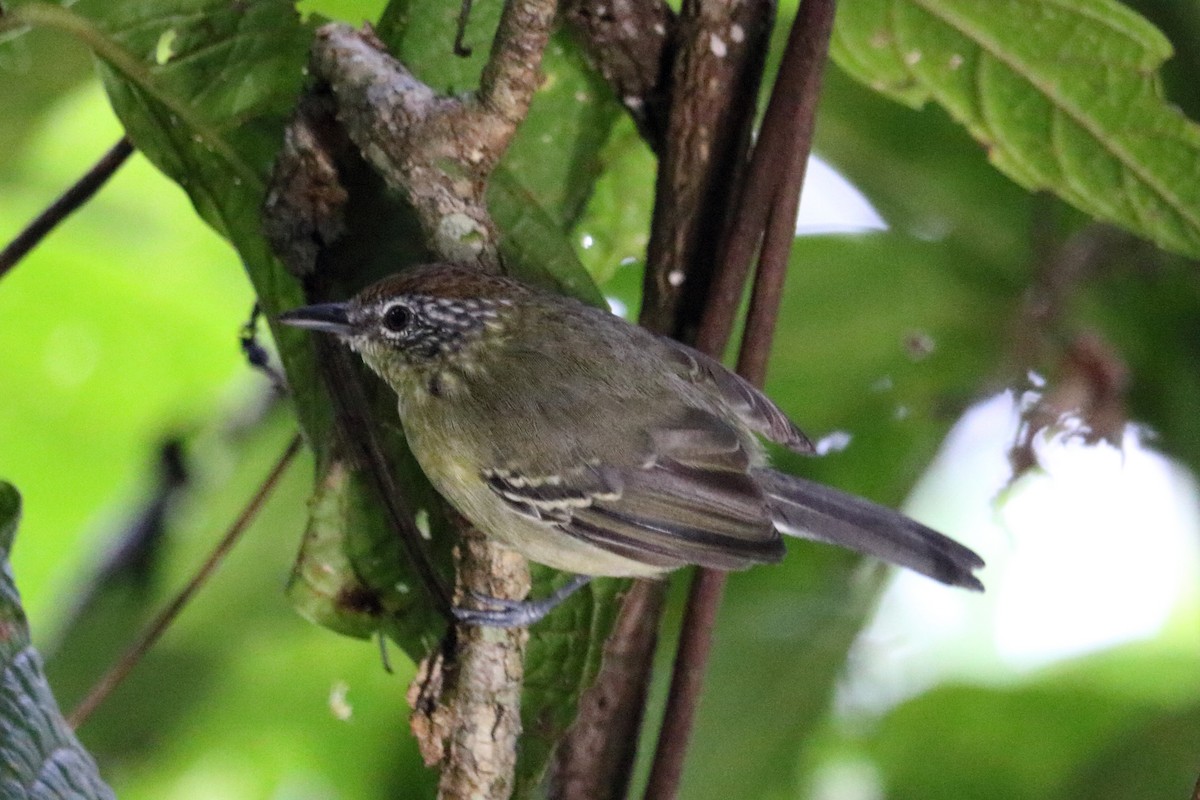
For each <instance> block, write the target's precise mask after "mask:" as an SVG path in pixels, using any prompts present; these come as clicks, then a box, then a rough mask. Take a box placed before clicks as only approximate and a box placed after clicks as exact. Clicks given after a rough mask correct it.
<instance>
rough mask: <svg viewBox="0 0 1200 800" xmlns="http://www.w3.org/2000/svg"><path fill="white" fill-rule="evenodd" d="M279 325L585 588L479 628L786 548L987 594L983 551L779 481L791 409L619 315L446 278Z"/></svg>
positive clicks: (882, 511)
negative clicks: (295, 331) (842, 556)
mask: <svg viewBox="0 0 1200 800" xmlns="http://www.w3.org/2000/svg"><path fill="white" fill-rule="evenodd" d="M277 319H278V321H279V322H281V323H284V324H286V325H291V326H295V327H299V328H305V329H309V330H312V331H318V332H323V333H328V334H333V335H335V336H336V337H338V338H339V339H340V340H341V341H342V342H343V343H345V344H346V345H348V346H349V347H350V349H352V350H353V351H355V352H357V353H358V355H359V356H360V357H361V358H362V360H363V361H364V362H365V363H366V364H367V366H368V367H370V368H371V370H373V371H374V372H375V373H376V374H377V375H378V376H379V377H380V378H381V379H382V380H383V381H384V382H385V383H387V385H388V386H390V387H391V389H392V390H393V391H394V392H395V394H396V397H397V404H398V411H399V416H400V421H401V425H402V427H403V429H404V434H405V437H406V439H407V441H408V445H409V447H410V449H411V451H412V454H413V455H414V456H415V458H416V460H417V462H418V464H419V465H420V467H421V469H422V470H423V471H424V473H425V475H426V476H427V477H428V478H429V480H430V482H431V483H432V484H433V486H434V488H435V489H437V491H438V492H439V493H440V494H441V495H442V496H443V497H444V498H445V499H446V500H447V501H448V502H449V504H450V505H451V506H453V507H454V508H455V509H456V510H457V511H458V512H459V513H461V514H462V515H463V516H464V517H465V518H466V519H467V520H468V521H469V522H470V523H471V524H472V525H474V526H475V527H476V528H478V529H479V530H480V531H482V532H483V533H484V535H485V536H487V537H488V538H489V539H490V540H492V541H494V542H497V543H499V544H501V545H503V546H505V547H508V548H511V549H512V550H515V551H517V552H518V553H520V554H521V555H523V556H525V557H526V558H528V559H529V560H531V561H534V562H537V563H539V564H544V565H546V566H549V567H553V568H555V569H558V570H563V571H565V572H568V573H573V575H574V577H573V578H572V579H571V580H570V581H569V582H568V583H567V584H566V585H565V586H563V587H562V588H560V589H559V590H558V591H556V592H555V593H553V594H552V595H550V596H549V597H547V598H544V599H541V600H525V601H512V600H501V599H498V598H479V599H480V600H481V602H480V603H479V605H481V606H482V607H479V608H468V607H458V606H456V608H455V609H454V613H455V616H456V617H457V618H458V620H459V621H461V622H465V623H470V624H478V625H493V626H503V627H512V626H526V625H531V624H533V623H535V622H536V621H538V620H540V619H541V618H542V617H544V616H545V615H546V614H547V613H548V612H549V611H550V610H551V609H553V608H554V607H555V606H556V605H558V603H560V602H562V601H563V600H564V599H565V598H566V597H567V596H568V595H569V594H571V593H572V592H573V591H575V590H577V589H578V588H580V587H581V586H583V585H585V584H586V583H587V582H588V581H589V580H590V579H591V578H592V577H596V576H619V577H634V578H654V577H660V576H663V575H665V574H666V573H669V572H670V571H672V570H674V569H677V568H679V567H683V566H687V565H699V566H702V567H707V568H710V569H716V570H726V571H728V570H740V569H745V568H748V567H751V566H754V565H757V564H767V563H773V562H777V561H779V560H781V559H782V558H783V556H784V553H785V546H784V543H783V539H782V536H781V534H788V535H792V536H797V537H801V538H804V539H810V540H815V541H818V542H824V543H828V544H833V545H838V546H841V547H844V548H848V549H850V550H853V551H856V552H859V553H863V554H866V555H869V556H873V557H876V558H879V559H882V560H884V561H887V562H890V563H892V564H896V565H899V566H902V567H907V568H908V569H911V570H914V571H916V572H918V573H921V574H922V575H926V576H929V577H931V578H933V579H935V580H937V581H940V582H942V583H945V584H948V585H951V586H959V587H964V588H967V589H972V590H977V591H978V590H982V589H983V585H982V583H981V582H980V581H979V579H978V578H977V577H976V576H975V574H974V572H975V570H977V569H979V568H981V567H982V566H983V560H982V559H981V558H980V557H979V556H978V555H977V554H976V553H974V552H973V551H972V550H970V549H969V548H967V547H965V546H963V545H961V544H959V543H958V542H956V541H954V540H953V539H950V538H949V537H947V536H944V535H942V534H941V533H938V532H937V531H934V530H932V529H930V528H928V527H926V526H924V525H922V524H920V523H918V522H916V521H914V520H912V519H910V518H908V517H906V516H904V515H903V514H901V513H899V512H897V511H894V510H892V509H890V508H886V507H884V506H881V505H877V504H876V503H873V502H871V501H868V500H865V499H863V498H860V497H857V496H855V495H852V494H849V493H846V492H843V491H841V490H838V489H835V488H832V487H830V486H826V485H824V484H821V483H817V482H814V481H811V480H807V479H804V478H801V477H797V476H794V475H789V474H786V473H783V472H780V471H777V470H775V469H772V468H771V467H770V465H769V464H768V461H767V458H766V452H765V447H764V444H763V441H762V440H764V439H765V440H768V441H771V442H775V443H777V444H779V445H782V446H783V447H785V448H787V449H789V450H792V451H795V452H798V453H805V454H811V453H813V452H814V450H815V448H814V446H813V443H812V441H811V440H810V439H809V438H808V437H807V436H806V435H805V434H804V433H803V432H802V431H801V430H800V428H798V427H797V426H796V425H795V424H794V423H793V422H792V421H791V420H790V419H789V418H788V416H787V415H786V414H785V413H784V412H783V411H782V410H781V409H780V408H779V406H777V405H776V404H775V403H774V402H773V401H772V400H771V399H770V398H768V397H767V396H766V395H765V394H764V393H762V392H761V391H759V390H758V389H757V388H755V387H754V386H753V385H752V384H750V383H749V382H748V381H746V380H744V379H743V378H741V377H740V376H739V375H737V374H736V373H734V372H732V371H730V370H728V369H727V368H726V367H725V366H723V365H722V364H721V363H720V362H719V361H717V360H716V359H714V358H711V357H709V356H707V355H705V354H704V353H701V352H700V351H698V350H695V349H693V348H691V347H688V346H687V345H685V344H682V343H680V342H678V341H675V340H673V339H670V338H667V337H664V336H659V335H657V334H655V333H653V332H651V331H648V330H646V329H645V328H642V327H639V326H637V325H634V324H631V323H629V322H627V321H625V320H624V319H622V318H620V317H618V316H616V315H615V314H612V313H610V312H609V311H607V310H605V309H600V308H595V307H593V306H589V305H587V304H585V303H582V302H580V301H578V300H575V299H573V298H570V297H566V296H563V295H559V294H555V293H553V292H549V291H546V290H543V289H540V288H535V287H534V286H531V285H529V284H526V283H523V282H521V281H518V280H516V279H514V278H511V277H507V276H503V275H497V274H491V273H485V272H483V271H481V270H478V269H476V268H471V267H468V266H464V265H456V264H449V263H435V264H425V265H421V266H416V267H412V268H409V269H407V270H404V271H402V272H399V273H397V274H395V275H392V276H390V277H387V278H384V279H383V280H381V281H379V282H377V283H375V284H373V285H371V286H368V287H367V288H365V289H363V290H362V291H361V292H359V293H358V294H357V295H355V296H354V297H353V298H351V299H350V300H348V301H345V302H337V303H323V304H318V305H310V306H305V307H301V308H298V309H295V310H292V311H287V312H284V313H282V314H280V315H279V316H278V317H277Z"/></svg>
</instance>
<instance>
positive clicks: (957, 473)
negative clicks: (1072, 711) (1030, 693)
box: [838, 393, 1200, 714]
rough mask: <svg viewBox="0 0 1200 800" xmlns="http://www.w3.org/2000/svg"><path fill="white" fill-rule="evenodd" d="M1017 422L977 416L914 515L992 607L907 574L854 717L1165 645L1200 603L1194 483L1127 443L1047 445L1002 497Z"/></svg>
mask: <svg viewBox="0 0 1200 800" xmlns="http://www.w3.org/2000/svg"><path fill="white" fill-rule="evenodd" d="M1017 414H1018V412H1017V408H1016V405H1015V403H1014V401H1013V397H1012V395H1011V394H1009V393H1005V394H1001V395H997V396H996V397H993V398H991V399H990V400H987V401H985V402H982V403H980V404H978V405H976V406H975V407H974V408H972V409H970V410H969V411H968V412H967V414H966V415H965V416H964V417H963V418H962V419H961V420H960V421H959V422H958V424H957V425H956V426H955V427H954V429H953V430H952V431H951V432H950V435H949V436H948V437H947V440H946V442H945V443H944V445H943V447H942V451H941V452H940V453H939V455H938V457H937V458H936V459H935V460H934V463H933V464H932V465H931V467H930V469H929V472H928V473H927V474H926V476H925V478H924V479H922V481H921V483H920V484H919V485H918V486H917V488H916V490H915V491H914V493H913V495H912V497H911V498H910V502H909V503H908V505H907V510H908V511H909V512H910V513H911V514H912V515H913V516H914V517H916V518H918V519H920V520H921V521H923V522H925V523H927V524H929V525H931V526H933V527H935V528H938V529H940V530H942V531H944V532H946V533H948V534H950V535H952V536H954V538H956V539H959V540H960V541H962V542H963V543H964V544H966V545H968V546H970V547H972V548H974V549H975V550H976V551H978V552H979V553H980V555H982V556H983V558H984V560H985V561H987V563H988V566H987V568H986V569H985V570H984V571H983V573H982V575H981V579H982V580H983V582H984V584H985V585H986V586H987V592H986V593H984V594H982V595H981V594H975V593H968V592H964V591H961V590H954V589H949V588H947V587H944V586H941V585H940V584H938V583H936V582H934V581H932V580H929V579H928V578H924V577H922V576H919V575H916V574H914V573H912V572H908V571H906V570H896V571H895V575H894V577H893V579H892V582H891V584H890V585H889V587H888V589H887V590H886V592H885V594H884V597H883V598H882V600H881V602H880V606H879V611H878V612H877V613H876V615H875V618H874V619H873V620H872V622H871V623H870V624H869V625H868V626H867V629H866V630H865V631H864V632H863V634H862V636H861V637H860V639H859V641H858V643H857V644H856V645H855V659H854V663H855V666H856V669H855V672H854V674H853V675H852V676H851V677H850V678H849V680H848V681H847V682H846V684H845V685H844V686H843V687H842V691H841V693H840V696H839V698H838V705H839V706H840V707H841V708H843V709H846V710H852V711H856V712H860V713H861V712H866V713H869V714H877V713H882V712H884V711H886V710H887V709H888V708H890V707H891V706H892V705H894V704H896V703H898V702H900V701H902V700H904V699H907V698H908V697H911V696H914V695H916V694H919V693H920V692H922V691H924V690H925V689H927V688H929V687H930V686H932V685H934V684H936V683H938V682H940V681H942V680H945V679H956V680H966V681H970V682H985V683H990V682H995V681H1005V680H1012V679H1016V678H1020V677H1021V676H1023V675H1025V674H1028V673H1029V672H1031V671H1033V670H1036V669H1039V668H1042V667H1045V666H1048V665H1050V664H1053V663H1055V662H1058V661H1062V660H1065V659H1069V658H1073V657H1077V656H1080V655H1083V654H1086V653H1090V652H1095V651H1099V650H1103V649H1107V648H1110V647H1113V646H1115V645H1118V644H1122V643H1126V642H1133V641H1140V640H1146V639H1150V638H1153V637H1155V636H1157V635H1159V634H1160V633H1161V632H1162V631H1163V629H1164V628H1165V627H1166V626H1167V623H1168V621H1169V620H1170V619H1172V618H1173V617H1175V615H1178V614H1180V613H1181V611H1182V610H1183V609H1186V608H1188V607H1189V604H1191V605H1195V604H1196V602H1197V596H1196V592H1195V590H1194V588H1193V587H1195V586H1196V585H1197V584H1198V583H1200V512H1198V510H1197V509H1198V502H1197V500H1198V496H1197V488H1196V483H1195V481H1194V479H1193V478H1192V477H1191V475H1190V473H1188V472H1187V471H1186V470H1185V469H1183V468H1182V467H1180V466H1178V465H1177V464H1175V463H1174V462H1172V461H1170V460H1169V459H1167V458H1166V457H1164V456H1163V455H1161V454H1160V453H1158V452H1156V451H1154V450H1151V449H1149V448H1147V447H1145V446H1143V445H1142V443H1141V442H1140V441H1139V437H1138V436H1137V435H1136V434H1135V433H1133V432H1127V433H1126V436H1125V442H1124V447H1123V449H1122V450H1117V449H1115V448H1113V447H1110V446H1108V445H1103V444H1101V445H1097V446H1094V447H1089V446H1086V445H1084V444H1083V443H1081V442H1078V441H1067V442H1064V441H1062V440H1061V439H1054V440H1051V441H1048V442H1046V441H1043V442H1039V443H1038V444H1037V445H1036V447H1037V452H1038V455H1039V459H1040V463H1041V464H1042V466H1043V469H1040V470H1035V471H1032V472H1030V473H1028V474H1026V475H1025V476H1023V477H1022V478H1021V479H1020V480H1019V481H1018V482H1017V483H1016V484H1015V485H1013V486H1012V487H1010V488H1008V489H1005V488H1004V487H1005V483H1006V481H1007V480H1008V476H1009V466H1008V461H1007V451H1008V448H1009V447H1011V445H1012V442H1013V437H1014V435H1015V433H1016V426H1017V419H1018V417H1017Z"/></svg>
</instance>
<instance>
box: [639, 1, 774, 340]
mask: <svg viewBox="0 0 1200 800" xmlns="http://www.w3.org/2000/svg"><path fill="white" fill-rule="evenodd" d="M773 20H774V3H773V2H771V0H748V1H747V2H735V1H734V0H720V1H719V2H716V1H713V2H699V0H692V1H691V2H687V3H684V6H683V10H682V11H681V12H680V15H679V22H678V28H679V30H678V38H679V45H678V55H677V56H676V58H675V67H674V72H673V77H672V81H671V112H670V117H669V120H668V129H667V144H666V148H665V153H664V156H663V157H662V158H661V159H660V160H659V168H658V185H657V189H656V192H655V197H654V220H653V226H652V228H651V232H650V243H649V246H648V247H647V252H646V263H647V268H646V276H645V280H644V282H643V286H644V288H643V299H642V324H643V325H646V326H647V327H649V328H651V329H652V330H656V331H660V332H666V333H670V334H672V335H674V336H676V337H679V338H681V339H683V340H684V341H691V340H692V339H693V338H694V336H695V331H696V326H697V324H698V323H699V317H700V312H701V310H702V309H703V307H704V305H703V298H705V297H707V295H708V289H709V285H710V283H711V281H712V275H713V272H714V271H715V269H716V266H717V263H718V262H717V253H718V244H719V239H720V236H721V232H722V231H723V230H724V229H725V226H726V223H727V221H728V219H729V215H730V212H731V210H732V209H733V208H736V205H737V200H738V197H739V196H740V194H741V191H740V186H741V185H742V181H743V180H744V177H745V164H746V152H747V150H748V147H749V142H750V132H751V128H752V126H753V122H754V110H755V101H756V99H757V97H758V88H759V84H760V82H761V78H762V70H763V60H764V58H765V54H766V51H767V43H768V37H769V35H770V31H771V25H772V22H773Z"/></svg>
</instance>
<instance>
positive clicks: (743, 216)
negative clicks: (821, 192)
mask: <svg viewBox="0 0 1200 800" xmlns="http://www.w3.org/2000/svg"><path fill="white" fill-rule="evenodd" d="M833 7H834V2H831V0H821V1H820V2H812V3H808V2H806V3H803V4H801V7H800V10H799V11H798V12H797V13H796V19H795V22H794V23H793V24H792V29H791V31H790V33H789V34H788V42H787V47H786V49H785V50H784V53H783V60H782V61H781V63H780V65H779V75H778V77H777V78H776V80H775V86H774V88H773V89H772V90H771V99H770V101H769V102H768V103H767V110H766V113H765V114H764V115H763V122H762V128H761V130H760V131H759V136H758V141H757V142H756V144H755V147H754V155H753V157H752V158H751V161H750V168H749V174H748V175H747V177H746V188H745V193H744V194H743V196H742V201H741V203H740V204H739V205H738V208H737V212H736V215H735V217H734V219H733V221H732V223H731V225H730V227H729V229H728V232H727V234H726V237H725V239H724V241H723V242H722V245H721V257H720V262H719V265H718V269H717V274H716V276H715V278H714V281H713V288H712V295H711V298H710V301H709V303H708V305H707V306H706V307H705V309H704V316H703V318H702V319H701V322H700V331H701V332H700V334H699V335H698V336H697V339H696V346H697V347H698V348H699V349H701V350H704V351H705V352H710V353H720V352H723V351H724V350H725V345H726V344H727V343H728V341H729V335H730V332H731V331H732V330H733V321H734V318H735V317H736V315H737V309H738V304H739V302H740V300H741V297H742V289H743V287H744V286H745V283H746V275H747V274H748V272H749V269H750V263H751V261H752V260H753V258H754V253H755V250H756V249H757V248H758V244H759V240H760V239H761V238H762V235H763V229H764V226H765V221H766V220H767V218H768V216H769V215H770V214H771V208H772V206H773V205H774V204H775V202H776V199H777V197H778V189H779V186H780V183H781V182H782V181H783V180H784V177H785V176H784V172H785V171H784V170H781V169H780V168H779V167H780V165H781V164H791V158H792V155H793V153H794V152H795V149H796V148H798V147H801V146H803V147H804V148H805V151H804V152H805V155H806V157H807V153H808V150H809V149H811V138H812V126H813V124H814V118H815V112H816V103H817V99H818V96H819V93H820V75H819V74H818V75H813V74H811V73H812V71H813V70H812V68H810V67H809V64H811V63H812V60H813V59H814V58H816V51H817V50H819V51H820V52H822V53H824V52H827V51H828V38H829V37H828V35H826V36H825V44H824V45H823V46H822V45H821V44H819V42H818V40H817V39H816V38H815V37H812V36H810V31H809V29H810V28H814V26H817V25H820V24H825V25H829V24H832V19H833V15H834V8H833ZM810 20H811V22H810ZM823 21H824V22H823ZM813 32H815V29H814V31H813ZM823 63H824V57H823V56H822V58H821V64H822V65H823ZM821 68H822V67H821V66H818V67H816V69H818V70H820V69H821ZM805 120H807V122H805ZM805 125H807V129H808V133H807V135H805V134H803V132H802V130H800V129H801V128H802V127H804V126H805ZM802 139H807V140H809V141H808V142H803V141H801V140H802Z"/></svg>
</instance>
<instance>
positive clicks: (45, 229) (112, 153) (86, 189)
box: [0, 136, 133, 278]
mask: <svg viewBox="0 0 1200 800" xmlns="http://www.w3.org/2000/svg"><path fill="white" fill-rule="evenodd" d="M132 154H133V143H132V142H130V141H129V139H128V137H124V136H122V137H121V138H120V139H119V140H118V141H117V143H116V144H114V145H113V146H112V147H111V148H109V150H108V152H107V153H105V154H104V155H103V156H101V157H100V160H99V161H97V162H96V163H95V164H93V165H92V167H91V169H89V170H88V171H87V172H85V173H84V174H83V176H82V177H81V178H80V179H79V180H77V181H76V182H75V183H74V184H72V186H71V188H69V189H67V190H66V191H65V192H63V193H62V194H61V195H60V196H59V197H58V199H57V200H55V201H54V202H53V203H51V204H50V205H49V206H47V207H46V209H45V210H44V211H42V213H40V214H38V215H37V217H35V218H34V219H33V221H32V222H30V223H29V225H27V226H26V227H25V230H23V231H21V232H20V233H18V234H17V235H16V237H15V238H14V239H13V240H12V241H11V242H9V243H8V245H7V246H6V247H5V248H4V249H3V250H0V278H3V277H4V276H5V275H6V274H8V271H9V270H10V269H12V268H13V267H15V266H16V265H17V262H19V261H20V260H21V259H22V258H24V257H25V256H26V255H27V254H28V253H29V251H30V250H32V249H33V248H34V247H37V245H38V242H40V241H42V239H44V238H46V234H48V233H50V231H52V230H54V228H55V227H56V226H57V225H58V224H59V223H60V222H62V221H63V220H64V219H66V218H67V217H68V216H70V214H71V213H72V212H74V211H75V210H76V209H77V208H79V207H80V206H81V205H83V204H84V203H86V202H87V201H88V199H89V198H91V196H92V195H94V194H95V193H96V192H97V191H98V190H99V189H100V187H101V186H103V185H104V184H105V183H107V182H108V179H109V178H111V177H112V176H113V173H115V172H116V171H117V169H118V168H119V167H120V166H121V165H122V164H124V163H125V160H126V159H127V158H129V156H130V155H132Z"/></svg>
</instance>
